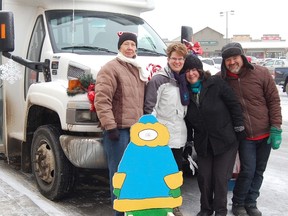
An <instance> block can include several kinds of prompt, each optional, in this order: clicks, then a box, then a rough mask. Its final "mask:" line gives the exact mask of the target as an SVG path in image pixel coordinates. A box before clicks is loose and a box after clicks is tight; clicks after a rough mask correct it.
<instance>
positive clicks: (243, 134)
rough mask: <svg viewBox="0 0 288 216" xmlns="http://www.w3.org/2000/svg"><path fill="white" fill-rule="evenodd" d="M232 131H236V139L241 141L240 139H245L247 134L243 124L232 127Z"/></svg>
mask: <svg viewBox="0 0 288 216" xmlns="http://www.w3.org/2000/svg"><path fill="white" fill-rule="evenodd" d="M234 131H235V133H236V136H237V140H238V141H242V140H244V139H246V137H247V134H246V132H245V127H244V126H237V127H234Z"/></svg>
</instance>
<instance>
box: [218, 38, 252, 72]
mask: <svg viewBox="0 0 288 216" xmlns="http://www.w3.org/2000/svg"><path fill="white" fill-rule="evenodd" d="M221 53H222V58H223V60H222V64H221V71H226V66H225V59H227V58H230V57H232V56H237V55H240V56H241V57H242V59H243V63H244V65H245V67H246V68H250V69H254V66H253V65H252V64H250V63H249V62H248V60H247V58H246V56H245V55H244V51H243V48H242V46H241V44H240V43H237V42H231V43H228V44H226V45H225V46H223V48H222V50H221Z"/></svg>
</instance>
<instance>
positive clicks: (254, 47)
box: [166, 27, 288, 58]
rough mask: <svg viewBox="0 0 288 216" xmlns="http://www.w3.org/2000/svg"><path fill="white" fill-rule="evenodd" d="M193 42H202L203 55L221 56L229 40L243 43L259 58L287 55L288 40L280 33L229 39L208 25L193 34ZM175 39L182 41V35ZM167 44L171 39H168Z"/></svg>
mask: <svg viewBox="0 0 288 216" xmlns="http://www.w3.org/2000/svg"><path fill="white" fill-rule="evenodd" d="M192 40H193V42H196V41H198V42H200V44H201V47H202V49H203V52H204V53H203V55H202V56H203V57H214V56H221V48H222V47H223V46H224V45H225V44H226V43H227V42H239V43H241V45H242V47H243V49H244V52H245V54H246V55H249V56H255V57H257V58H278V57H280V56H286V54H287V52H288V42H287V41H286V40H282V39H281V37H280V36H279V34H264V35H263V36H262V37H261V39H258V40H253V39H252V38H251V36H250V35H233V37H232V38H230V39H229V40H228V41H227V40H226V39H224V35H223V34H221V33H220V32H217V31H215V30H214V29H211V28H210V27H206V28H204V29H202V30H200V31H198V32H195V33H194V34H193V39H192ZM173 41H180V37H178V38H175V39H174V40H173ZM166 43H167V44H169V43H171V41H166Z"/></svg>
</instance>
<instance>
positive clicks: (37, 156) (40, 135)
mask: <svg viewBox="0 0 288 216" xmlns="http://www.w3.org/2000/svg"><path fill="white" fill-rule="evenodd" d="M59 137H60V131H59V129H57V128H56V127H55V126H53V125H44V126H40V127H39V128H38V129H37V130H36V131H35V133H34V135H33V140H32V147H31V158H32V173H33V175H34V177H35V179H36V183H37V187H38V189H39V191H40V193H41V194H42V195H43V196H45V197H46V198H48V199H50V200H59V199H61V198H63V197H64V196H66V195H67V194H69V193H70V192H71V191H72V190H73V188H74V183H75V167H74V166H73V165H72V164H71V163H70V161H69V160H68V159H67V158H66V156H65V154H64V152H63V150H62V148H61V146H60V141H59Z"/></svg>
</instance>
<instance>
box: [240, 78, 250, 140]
mask: <svg viewBox="0 0 288 216" xmlns="http://www.w3.org/2000/svg"><path fill="white" fill-rule="evenodd" d="M237 82H238V87H239V93H240V99H241V101H242V104H243V106H242V109H243V110H244V109H245V111H246V112H245V113H246V118H247V121H248V124H249V128H250V129H249V130H250V132H249V134H250V135H251V138H253V137H254V135H253V134H254V133H253V129H252V125H251V119H250V115H249V113H248V111H247V108H246V103H245V100H244V97H243V92H242V85H241V79H240V78H239V77H238V79H237ZM245 129H246V130H248V128H245Z"/></svg>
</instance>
